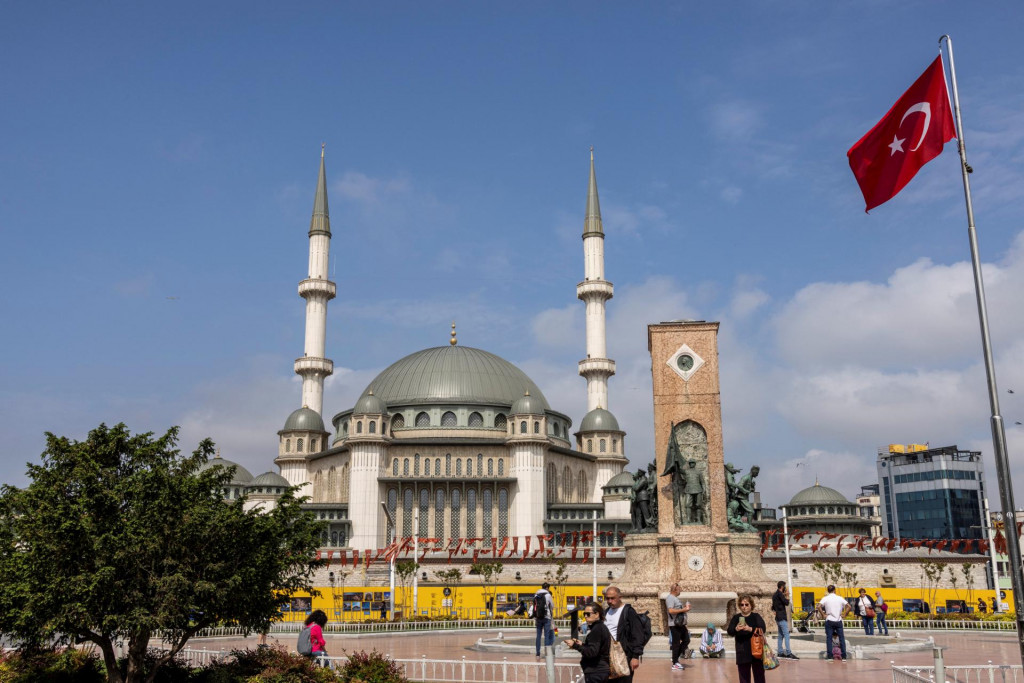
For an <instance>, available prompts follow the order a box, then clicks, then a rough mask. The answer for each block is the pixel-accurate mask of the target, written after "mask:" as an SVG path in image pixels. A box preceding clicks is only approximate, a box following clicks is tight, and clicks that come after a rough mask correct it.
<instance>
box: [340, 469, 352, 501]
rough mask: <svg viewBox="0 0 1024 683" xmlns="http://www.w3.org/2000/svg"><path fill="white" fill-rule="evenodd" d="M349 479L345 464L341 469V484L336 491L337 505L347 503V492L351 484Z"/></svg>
mask: <svg viewBox="0 0 1024 683" xmlns="http://www.w3.org/2000/svg"><path fill="white" fill-rule="evenodd" d="M350 479H351V477H350V472H349V467H348V463H345V464H344V466H342V468H341V484H340V486H339V487H338V488H339V491H338V502H339V503H347V502H348V490H349V488H351V486H350V484H351V481H350Z"/></svg>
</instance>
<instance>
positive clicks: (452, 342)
mask: <svg viewBox="0 0 1024 683" xmlns="http://www.w3.org/2000/svg"><path fill="white" fill-rule="evenodd" d="M448 343H449V344H451V345H452V346H455V345H456V344H458V343H459V340H458V339H457V338H456V337H455V321H454V320H453V321H452V338H451V339H449V340H448Z"/></svg>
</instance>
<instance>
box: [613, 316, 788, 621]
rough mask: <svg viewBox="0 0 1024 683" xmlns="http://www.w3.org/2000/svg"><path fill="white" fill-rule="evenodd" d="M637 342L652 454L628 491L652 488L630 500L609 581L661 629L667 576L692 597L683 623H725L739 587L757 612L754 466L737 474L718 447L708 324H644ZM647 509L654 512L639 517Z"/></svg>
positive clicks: (767, 592)
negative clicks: (621, 551) (619, 567)
mask: <svg viewBox="0 0 1024 683" xmlns="http://www.w3.org/2000/svg"><path fill="white" fill-rule="evenodd" d="M647 347H648V350H649V351H650V353H651V370H652V375H653V389H654V442H655V453H656V459H657V460H656V463H655V469H654V470H653V471H652V472H650V474H649V476H648V475H645V474H644V473H643V471H638V473H637V475H636V477H634V492H636V493H638V494H640V495H643V494H646V493H647V491H649V490H650V489H651V488H653V489H654V490H655V495H654V497H653V501H651V500H649V499H648V500H642V499H639V498H635V500H634V505H635V506H636V507H637V512H636V513H635V514H634V531H633V532H632V533H630V534H628V535H627V536H626V540H625V548H626V566H625V570H624V572H623V575H622V578H621V580H620V581H619V582H617V585H619V586H620V587H621V589H622V592H623V595H624V596H626V597H627V599H628V600H630V601H631V602H632V603H633V604H634V606H635V607H636V608H637V609H639V610H640V611H641V612H643V611H645V610H649V611H650V614H651V617H652V621H653V622H654V625H655V628H656V629H657V627H658V625H659V622H660V624H661V630H662V631H664V630H665V627H666V623H665V614H664V609H663V607H662V603H661V596H663V595H664V593H665V592H666V591H667V590H668V587H669V586H670V585H671V584H672V583H673V582H675V581H679V583H680V584H681V585H682V586H683V595H682V596H681V597H682V598H683V599H684V601H685V600H689V601H690V602H691V604H692V608H691V612H690V619H689V621H690V623H691V624H706V623H707V622H708V621H713V622H715V623H716V624H720V625H721V624H725V623H726V620H727V618H728V617H730V616H731V614H732V612H733V611H734V610H735V600H736V596H737V595H738V594H743V593H749V594H751V595H753V596H754V598H755V600H756V602H757V605H756V607H755V609H758V610H760V612H761V613H762V614H767V613H768V607H769V606H770V602H768V603H766V602H765V601H766V600H769V601H770V597H771V594H772V593H773V592H774V590H775V585H774V583H773V582H772V581H771V580H770V579H769V578H768V576H767V575H766V574H765V573H764V569H763V568H762V566H761V538H760V536H759V534H757V533H756V530H755V529H754V527H753V526H752V525H751V524H750V522H751V521H752V516H753V508H752V507H751V504H750V502H749V497H750V494H751V493H752V492H753V491H754V486H755V483H754V480H755V477H756V476H757V473H758V471H757V468H756V467H752V468H751V470H750V472H748V473H747V474H746V475H744V476H743V477H741V478H740V479H739V480H737V479H736V478H735V476H736V475H737V474H738V473H739V470H737V469H736V468H734V467H733V466H732V465H731V464H726V462H725V458H724V453H723V445H722V407H721V395H720V389H719V383H718V323H717V322H703V321H700V322H693V321H685V322H668V323H660V324H657V325H649V326H648V327H647ZM641 479H643V480H644V481H641ZM652 480H653V481H654V482H656V483H654V484H652ZM638 487H639V490H638ZM641 508H642V510H641ZM652 508H653V509H654V510H655V511H656V519H653V520H648V518H647V515H649V514H650V510H651V509H652ZM645 513H646V514H645ZM647 522H651V523H647ZM658 615H661V618H660V619H659V618H658ZM767 621H771V619H770V618H769V619H767Z"/></svg>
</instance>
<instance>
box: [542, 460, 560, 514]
mask: <svg viewBox="0 0 1024 683" xmlns="http://www.w3.org/2000/svg"><path fill="white" fill-rule="evenodd" d="M544 478H545V480H546V481H545V482H544V484H545V488H546V489H547V498H548V500H547V504H548V505H551V504H552V503H557V502H558V471H557V470H556V469H555V463H553V462H549V463H548V469H547V475H546V476H545V477H544Z"/></svg>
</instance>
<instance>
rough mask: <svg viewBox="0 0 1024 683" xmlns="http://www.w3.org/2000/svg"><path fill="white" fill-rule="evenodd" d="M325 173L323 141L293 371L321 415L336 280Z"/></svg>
mask: <svg viewBox="0 0 1024 683" xmlns="http://www.w3.org/2000/svg"><path fill="white" fill-rule="evenodd" d="M326 175H327V174H326V172H325V171H324V145H321V146H320V177H319V178H318V179H317V183H316V199H315V200H314V201H313V218H312V219H311V220H310V222H309V277H307V278H306V279H305V280H303V281H302V282H300V283H299V296H301V297H302V298H303V299H305V300H306V345H305V350H304V353H303V354H302V358H298V359H296V361H295V374H297V375H300V376H301V377H302V406H303V407H304V408H309V409H311V410H314V411H316V413H317V414H318V415H321V416H322V413H323V407H324V378H326V377H329V376H330V375H331V374H332V373H333V372H334V363H333V362H332V361H331V360H329V359H327V358H325V357H324V348H325V345H326V342H327V302H328V301H330V300H331V299H333V298H334V296H335V294H336V293H337V287H336V286H335V284H334V283H333V282H331V281H330V280H328V279H327V267H328V264H329V263H330V252H331V218H330V214H329V213H328V211H327V179H326ZM324 446H325V447H326V444H324Z"/></svg>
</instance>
